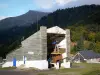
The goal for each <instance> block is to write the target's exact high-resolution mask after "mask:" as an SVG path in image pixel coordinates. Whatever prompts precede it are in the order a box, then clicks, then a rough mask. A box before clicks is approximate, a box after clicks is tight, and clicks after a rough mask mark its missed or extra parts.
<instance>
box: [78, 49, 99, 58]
mask: <svg viewBox="0 0 100 75" xmlns="http://www.w3.org/2000/svg"><path fill="white" fill-rule="evenodd" d="M78 53H80V54H81V55H82V56H83V57H84V58H85V59H92V58H100V54H99V53H95V52H94V51H92V50H83V51H79V52H78Z"/></svg>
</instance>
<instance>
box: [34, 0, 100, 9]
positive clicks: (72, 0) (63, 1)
mask: <svg viewBox="0 0 100 75" xmlns="http://www.w3.org/2000/svg"><path fill="white" fill-rule="evenodd" d="M34 2H35V4H36V5H37V6H38V7H39V8H40V10H42V11H54V10H56V9H60V8H68V7H75V6H81V5H90V4H100V0H34Z"/></svg>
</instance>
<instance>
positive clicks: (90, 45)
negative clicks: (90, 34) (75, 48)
mask: <svg viewBox="0 0 100 75" xmlns="http://www.w3.org/2000/svg"><path fill="white" fill-rule="evenodd" d="M94 48H95V43H94V42H91V43H90V44H89V47H88V50H94Z"/></svg>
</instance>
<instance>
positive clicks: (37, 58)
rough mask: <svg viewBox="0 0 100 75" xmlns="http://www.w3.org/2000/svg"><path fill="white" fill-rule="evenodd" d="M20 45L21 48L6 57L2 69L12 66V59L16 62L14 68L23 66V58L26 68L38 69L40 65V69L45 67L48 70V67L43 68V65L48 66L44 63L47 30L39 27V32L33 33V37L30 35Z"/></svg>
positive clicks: (45, 58)
mask: <svg viewBox="0 0 100 75" xmlns="http://www.w3.org/2000/svg"><path fill="white" fill-rule="evenodd" d="M21 43H22V46H21V47H20V48H19V49H16V50H14V51H12V52H11V53H9V54H8V55H7V56H6V59H7V61H6V63H5V64H4V65H3V66H4V67H5V66H6V67H7V66H8V67H9V66H13V64H12V63H13V62H12V61H13V58H16V60H17V64H16V66H19V65H21V64H24V59H23V56H25V60H26V64H25V65H26V66H27V67H29V66H31V67H33V66H34V67H36V66H37V67H38V68H39V65H41V66H42V68H45V67H46V68H48V65H46V66H44V67H43V63H44V64H48V62H47V61H46V60H47V28H46V27H45V26H41V27H40V30H39V31H37V32H36V33H34V34H33V35H31V36H30V37H28V38H27V39H25V40H24V41H22V42H21ZM42 60H43V63H42ZM31 61H33V62H32V63H33V64H32V63H31ZM44 61H46V62H44ZM28 63H31V64H28ZM34 63H35V64H34ZM27 64H28V65H27ZM36 64H37V65H36ZM32 65H33V66H32ZM41 66H40V68H41ZM37 67H36V68H37Z"/></svg>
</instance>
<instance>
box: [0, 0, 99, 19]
mask: <svg viewBox="0 0 100 75" xmlns="http://www.w3.org/2000/svg"><path fill="white" fill-rule="evenodd" d="M90 4H98V5H99V4H100V0H0V20H1V19H4V18H7V17H14V16H19V15H22V14H24V13H26V12H28V11H29V10H36V11H44V12H53V11H55V10H57V9H63V8H70V7H75V6H81V5H90Z"/></svg>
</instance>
